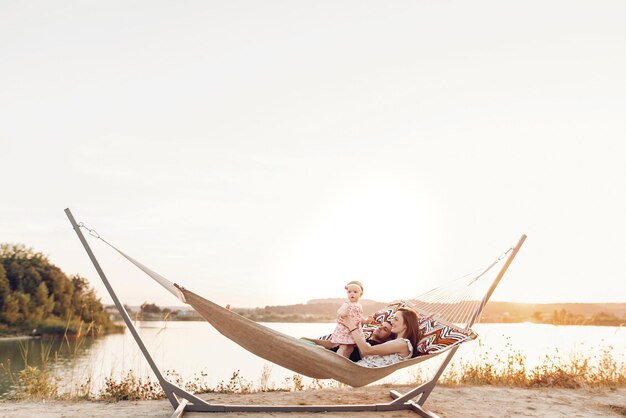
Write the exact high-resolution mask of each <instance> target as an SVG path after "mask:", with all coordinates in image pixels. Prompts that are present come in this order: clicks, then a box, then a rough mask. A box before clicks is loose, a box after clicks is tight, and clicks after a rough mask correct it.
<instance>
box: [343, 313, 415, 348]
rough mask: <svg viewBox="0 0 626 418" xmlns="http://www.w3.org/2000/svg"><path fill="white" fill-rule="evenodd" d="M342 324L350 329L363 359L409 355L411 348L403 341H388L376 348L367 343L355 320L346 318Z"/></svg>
mask: <svg viewBox="0 0 626 418" xmlns="http://www.w3.org/2000/svg"><path fill="white" fill-rule="evenodd" d="M340 322H341V323H342V324H344V325H345V326H347V327H348V329H349V330H351V332H350V335H352V338H353V339H354V342H355V344H356V346H357V347H358V349H359V352H360V353H361V357H363V356H371V355H374V354H379V355H385V354H394V353H397V354H399V355H400V356H402V357H406V356H408V355H409V348H408V347H407V345H406V342H405V341H404V340H402V339H395V340H391V341H387V342H386V343H383V344H378V345H375V346H370V345H369V344H367V343H366V342H365V339H364V338H363V333H362V332H361V330H359V329H358V328H357V326H356V322H355V321H354V319H353V318H345V319H342V320H341V321H340Z"/></svg>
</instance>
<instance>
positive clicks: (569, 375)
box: [440, 347, 626, 389]
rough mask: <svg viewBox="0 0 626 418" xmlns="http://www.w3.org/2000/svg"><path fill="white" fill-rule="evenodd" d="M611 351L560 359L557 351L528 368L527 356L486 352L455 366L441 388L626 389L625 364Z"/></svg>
mask: <svg viewBox="0 0 626 418" xmlns="http://www.w3.org/2000/svg"><path fill="white" fill-rule="evenodd" d="M612 351H613V348H612V347H607V348H605V349H603V350H602V351H601V352H600V353H596V354H591V355H590V356H588V357H587V356H585V357H583V356H581V355H572V356H570V357H569V358H563V357H562V356H561V355H560V354H559V353H558V351H557V352H555V353H554V354H553V355H551V356H549V355H546V356H545V357H544V358H543V360H542V362H541V363H540V364H539V365H538V366H535V367H532V368H529V367H528V366H527V365H526V364H527V359H526V356H524V355H523V354H522V353H520V352H519V351H515V350H513V349H511V347H509V349H508V351H507V354H506V355H505V356H504V357H501V356H500V355H495V356H491V354H490V352H489V351H485V352H484V353H483V354H482V355H481V357H480V360H479V361H478V362H476V363H454V364H452V365H451V366H450V368H449V370H448V372H447V373H446V374H444V376H443V377H442V379H441V380H440V383H441V384H444V385H447V386H454V385H459V384H462V385H494V386H513V387H558V388H572V389H575V388H580V387H585V388H600V387H606V388H610V387H624V386H626V363H624V362H623V361H617V359H616V358H615V357H614V356H613V355H612V354H611V353H612Z"/></svg>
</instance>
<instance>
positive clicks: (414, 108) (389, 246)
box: [0, 0, 626, 306]
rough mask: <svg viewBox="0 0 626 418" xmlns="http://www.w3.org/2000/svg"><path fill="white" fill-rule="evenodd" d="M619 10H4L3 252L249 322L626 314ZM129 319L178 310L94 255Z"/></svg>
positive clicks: (339, 4) (141, 5)
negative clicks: (467, 310) (363, 302)
mask: <svg viewBox="0 0 626 418" xmlns="http://www.w3.org/2000/svg"><path fill="white" fill-rule="evenodd" d="M624 16H626V3H624V2H622V1H614V2H611V1H604V2H594V1H571V0H563V1H544V0H542V1H525V2H502V1H479V2H465V1H436V2H433V1H397V2H380V1H361V0H359V1H334V0H333V1H320V0H315V1H292V0H289V1H251V0H250V1H206V0H202V1H185V2H180V1H155V0H149V1H148V0H146V1H133V2H129V1H112V0H107V1H100V2H95V1H84V2H83V1H80V2H74V1H54V2H50V1H7V0H2V1H1V2H0V153H1V154H0V170H1V175H2V179H3V181H2V198H1V204H0V242H12V243H24V244H26V245H28V246H31V247H33V248H34V249H35V250H37V251H41V252H43V253H45V254H47V255H48V256H49V257H50V259H51V260H52V262H54V263H55V264H57V265H58V266H59V267H61V268H62V269H63V270H64V271H65V272H66V273H68V274H76V273H78V274H81V275H83V276H85V277H87V278H89V280H90V281H91V283H92V284H93V285H94V286H95V287H96V289H97V291H98V294H99V295H101V296H102V297H103V300H104V301H107V302H108V301H109V300H110V299H109V298H108V296H106V293H105V290H104V287H103V286H102V285H101V283H100V282H99V279H98V277H97V275H96V273H95V270H94V269H93V267H92V266H91V264H90V262H89V260H88V258H87V256H86V254H85V252H84V250H83V249H82V246H81V245H80V243H79V241H78V239H77V238H76V235H75V234H74V232H73V231H72V230H71V228H70V224H69V222H68V220H67V218H66V217H65V214H64V213H63V209H64V208H66V207H69V208H71V209H72V211H73V212H74V215H75V216H76V218H77V219H78V220H79V221H82V222H85V223H86V224H87V225H89V226H91V227H92V228H95V229H96V230H98V232H100V233H101V234H102V235H103V236H104V237H105V238H107V239H108V240H109V241H111V242H113V243H115V244H116V245H118V246H119V247H120V248H122V249H123V250H125V251H127V252H128V253H129V254H131V255H132V256H134V257H135V258H137V259H139V260H141V261H142V262H144V263H145V264H147V265H148V266H150V267H151V268H152V269H154V270H156V271H158V272H160V273H161V274H163V275H165V276H166V277H168V278H170V279H172V280H173V281H178V282H180V283H182V284H184V285H186V287H188V288H190V289H192V290H194V291H196V292H198V293H200V294H203V295H205V296H208V297H209V298H212V299H214V300H216V301H217V302H218V303H226V302H229V303H231V304H233V305H235V306H265V305H271V304H289V303H302V302H305V301H307V300H308V299H312V298H318V297H343V296H344V290H343V286H344V284H345V283H346V282H347V281H349V280H354V279H358V280H361V281H362V282H363V283H364V285H365V297H368V298H372V299H376V300H381V301H385V300H393V299H397V298H404V297H409V296H414V295H417V294H419V293H420V292H421V291H423V290H427V289H429V288H431V287H433V286H435V285H437V284H441V283H444V282H445V281H447V280H450V279H454V278H457V277H459V276H461V275H463V274H465V273H467V272H470V271H473V270H475V269H476V268H479V267H481V266H483V265H485V264H488V263H489V262H490V261H491V260H492V259H494V258H495V257H497V256H498V255H499V254H500V253H501V251H503V250H505V249H506V248H507V247H508V246H509V245H511V244H514V243H515V242H516V241H517V240H518V238H519V237H520V235H521V234H522V233H526V234H527V235H528V240H527V241H526V244H525V245H524V247H523V248H522V250H521V251H520V253H519V256H518V258H517V259H516V260H515V262H514V263H513V265H512V266H511V269H510V271H509V273H508V274H507V276H505V279H504V281H503V282H502V284H501V285H500V287H499V288H498V290H497V291H496V293H495V294H494V299H497V300H513V301H527V302H576V301H588V302H625V301H626V277H625V276H626V274H625V267H624V262H623V258H624V254H625V253H626V239H625V237H626V215H625V214H626V163H625V159H626V77H625V76H624V74H626V25H624ZM93 245H94V249H95V250H96V253H97V255H98V256H99V257H100V258H101V262H102V265H103V268H104V270H105V272H106V273H107V274H108V275H109V276H110V279H111V281H112V282H113V284H114V286H116V287H117V288H118V289H119V291H120V296H121V298H122V300H123V301H125V302H127V303H130V304H138V303H142V302H144V301H152V302H156V303H159V304H164V305H176V304H177V300H176V299H175V298H173V296H171V295H169V294H167V293H165V292H164V291H163V290H162V289H161V288H160V287H158V286H156V285H155V284H153V283H152V282H151V281H149V280H147V279H144V276H141V275H137V274H136V273H134V270H133V269H132V268H131V267H129V266H128V265H127V264H126V263H124V262H123V261H121V260H120V259H119V257H116V256H114V255H112V254H111V253H110V252H108V251H106V249H105V248H104V247H103V246H101V245H97V243H96V242H93Z"/></svg>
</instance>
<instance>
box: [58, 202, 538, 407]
mask: <svg viewBox="0 0 626 418" xmlns="http://www.w3.org/2000/svg"><path fill="white" fill-rule="evenodd" d="M65 214H66V215H67V217H68V219H69V221H70V223H71V224H72V227H73V229H74V231H75V232H76V234H77V235H78V238H79V240H80V241H81V243H82V244H83V247H84V248H85V251H86V252H87V254H88V256H89V258H90V259H91V261H92V263H93V265H94V267H95V269H96V271H97V272H98V275H99V276H100V278H101V279H102V282H103V283H104V285H105V287H106V289H107V291H108V292H109V294H110V296H111V298H112V299H113V302H114V303H115V306H116V308H117V310H118V311H119V313H120V315H121V316H122V319H123V320H124V323H125V324H126V326H127V327H128V329H129V331H130V333H131V334H132V336H133V338H134V339H135V342H136V343H137V345H138V346H139V349H140V350H141V352H142V353H143V356H144V357H145V359H146V361H147V362H148V365H149V366H150V368H151V369H152V371H153V372H154V374H155V376H156V378H157V380H158V381H159V384H160V385H161V387H162V388H163V392H164V393H165V395H166V397H167V398H168V400H169V401H170V403H171V405H172V407H173V408H174V413H173V414H172V415H171V417H172V418H174V417H182V416H183V414H184V413H185V412H340V411H380V412H382V411H398V410H412V411H414V412H416V413H417V414H419V415H420V416H422V417H430V418H437V417H438V416H437V415H436V414H435V413H433V412H431V411H427V410H425V409H424V408H423V405H424V403H425V402H426V399H427V398H428V396H429V395H430V393H431V392H432V390H433V389H434V388H435V386H436V384H437V380H438V379H439V378H440V377H441V375H442V374H443V372H444V370H445V368H446V367H447V366H448V364H449V363H450V360H452V357H453V356H454V354H455V353H456V351H457V350H458V348H459V345H458V344H456V345H453V346H452V347H451V348H450V349H449V350H446V351H447V355H446V357H445V358H444V360H443V362H442V363H441V365H440V367H439V369H438V370H437V371H436V373H435V374H434V376H433V378H432V379H431V380H429V381H427V382H424V383H422V384H421V385H419V386H417V387H415V388H414V389H412V390H410V391H408V392H406V393H404V394H402V393H399V392H397V391H395V390H392V391H390V396H391V397H392V398H393V400H392V401H391V402H388V403H377V404H352V405H346V404H335V405H223V404H212V403H208V402H206V401H204V400H202V399H200V398H198V397H197V396H195V395H193V394H191V393H189V392H187V391H185V390H184V389H182V388H180V387H179V386H177V385H175V384H173V383H171V382H169V381H168V380H167V379H166V378H165V377H164V376H163V374H162V373H161V371H160V370H159V368H158V367H157V365H156V363H155V362H154V360H153V359H152V356H151V355H150V353H149V352H148V350H147V348H146V346H145V344H144V343H143V341H142V339H141V337H140V336H139V333H138V332H137V329H136V328H135V326H134V325H133V323H132V320H131V319H130V316H129V315H128V313H127V312H126V309H125V308H124V306H123V305H122V303H121V302H120V300H119V298H118V297H117V294H116V293H115V291H114V290H113V288H112V287H111V284H110V283H109V281H108V279H107V277H106V275H105V274H104V271H103V270H102V268H101V267H100V264H99V262H98V260H97V259H96V257H95V255H94V253H93V251H92V250H91V247H90V246H89V244H88V242H87V240H86V239H85V236H84V235H83V233H82V231H81V229H80V228H81V225H79V224H77V223H76V221H75V219H74V216H73V215H72V213H71V211H70V210H69V209H65ZM92 232H93V231H91V230H90V234H91V235H93V236H95V237H96V238H100V236H99V235H97V233H96V234H93V233H92ZM100 239H101V238H100ZM525 239H526V235H522V236H521V238H520V239H519V241H518V243H517V244H516V246H515V247H513V248H512V249H511V250H510V251H509V252H508V253H509V255H508V257H507V259H506V261H505V262H504V264H503V265H502V267H501V268H500V271H499V272H498V274H497V276H496V278H495V279H494V281H493V282H492V284H491V286H490V287H489V289H488V291H487V293H486V294H485V296H484V297H483V298H482V300H481V301H480V305H479V306H478V309H477V310H476V311H475V312H474V314H473V315H472V317H471V319H470V320H469V322H468V324H467V326H466V330H469V329H470V327H471V326H472V325H473V324H474V323H476V322H477V321H478V320H479V319H480V314H481V312H482V310H483V308H484V306H485V305H486V303H487V302H488V300H489V298H490V296H491V294H492V293H493V291H494V290H495V288H496V287H497V285H498V283H499V282H500V280H501V279H502V276H504V273H505V272H506V270H507V268H508V267H509V265H510V264H511V262H512V261H513V259H514V258H515V255H516V254H517V252H518V251H519V249H520V247H521V246H522V244H523V243H524V240H525ZM103 241H104V240H103ZM104 242H105V243H106V241H104ZM107 244H108V243H107ZM109 245H110V244H109ZM113 248H114V249H116V248H115V247H113ZM116 250H117V249H116ZM117 251H119V250H117ZM121 254H122V255H123V256H125V257H126V258H128V259H129V260H130V261H131V262H134V263H135V264H137V266H138V267H140V268H141V269H142V270H144V272H146V273H152V274H155V275H156V273H154V272H152V271H150V270H148V271H146V270H147V268H145V266H141V265H139V264H138V263H137V262H135V261H134V260H132V259H131V258H129V257H128V256H126V255H125V254H123V253H121ZM152 274H149V275H150V276H151V277H153V278H154V279H155V280H157V281H159V280H158V279H157V278H155V277H154V276H152ZM157 276H158V275H157ZM161 278H162V277H161ZM162 279H163V280H164V282H166V283H164V282H161V281H159V282H160V284H161V285H163V286H164V287H166V288H167V289H168V290H169V291H170V292H172V293H174V294H175V295H178V297H179V298H180V299H181V300H183V301H186V299H185V298H188V299H200V300H202V301H204V302H206V303H207V304H208V309H214V308H215V309H220V310H222V311H225V310H224V309H223V308H221V307H218V306H217V305H215V304H213V303H212V302H210V301H206V300H205V299H202V298H201V297H199V296H197V295H195V294H194V293H192V292H189V291H187V290H186V289H184V288H182V287H179V286H178V285H175V284H174V286H175V288H174V287H172V286H171V285H172V283H171V282H168V281H167V280H165V279H164V278H162ZM170 287H172V288H170ZM188 303H190V304H192V306H194V307H195V304H194V303H193V302H188ZM227 312H228V314H229V315H235V316H238V315H237V314H235V313H231V312H230V311H227ZM205 318H206V317H205ZM206 319H207V320H208V318H206ZM209 322H211V324H212V325H213V326H215V327H216V328H217V329H218V331H219V332H221V333H222V334H224V335H226V336H227V337H228V335H227V333H225V332H223V331H222V329H220V328H219V327H218V326H216V324H215V323H213V322H212V321H209ZM279 338H280V337H279ZM305 346H306V344H304V343H303V347H305ZM244 348H247V347H245V346H244ZM249 351H251V350H249ZM322 351H324V352H326V351H327V350H322ZM328 354H331V355H332V356H334V357H332V358H331V357H329V358H331V359H332V360H333V361H340V362H341V361H343V362H347V363H351V362H350V361H349V360H347V359H344V358H342V357H340V356H337V355H336V354H334V353H330V352H328ZM432 356H433V355H425V356H419V357H417V358H414V359H411V360H407V361H405V362H401V363H410V362H411V363H412V362H413V361H416V362H417V360H421V359H422V358H430V357H432ZM261 357H263V355H261ZM401 363H396V365H394V366H398V367H393V366H391V367H390V368H393V369H397V368H401V367H400V366H399V365H400V364H401ZM352 364H353V363H352ZM356 367H358V368H361V367H360V366H356ZM361 369H363V372H366V371H367V370H369V371H372V372H374V373H375V370H376V369H365V368H361ZM293 370H294V371H298V370H297V367H296V368H293ZM388 373H389V372H387V373H386V374H388ZM311 377H316V376H311ZM322 378H328V377H322ZM378 378H380V377H377V376H376V375H372V377H371V379H369V380H370V381H374V380H378ZM366 383H369V382H365V383H363V382H362V381H357V383H356V384H351V386H362V385H363V384H366ZM348 384H350V382H348ZM417 396H419V398H418V399H414V398H416V397H417Z"/></svg>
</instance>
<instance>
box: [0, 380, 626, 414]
mask: <svg viewBox="0 0 626 418" xmlns="http://www.w3.org/2000/svg"><path fill="white" fill-rule="evenodd" d="M391 388H392V387H391V386H368V387H364V388H356V389H350V388H344V389H324V390H309V391H304V392H269V393H255V394H248V395H238V394H208V395H203V396H201V397H202V398H203V399H206V400H208V401H210V402H212V403H218V404H263V405H277V404H296V405H305V404H332V403H354V404H357V403H380V402H388V401H389V400H390V398H389V396H388V393H389V390H390V389H391ZM393 388H395V389H399V390H401V391H402V389H406V388H405V387H397V386H394V387H393ZM425 406H426V408H427V409H430V410H432V411H434V412H435V413H437V414H439V415H440V416H441V417H443V418H454V417H624V416H626V388H621V389H616V390H612V389H554V388H549V389H545V388H542V389H518V388H502V387H490V386H459V387H437V388H435V390H434V391H433V393H432V394H431V396H430V398H429V399H428V401H427V402H426V405H425ZM172 412H173V408H172V407H171V406H170V404H169V402H168V401H166V400H159V401H140V402H132V401H131V402H129V401H125V402H114V403H107V402H89V401H80V402H75V401H45V402H43V401H2V402H0V417H6V418H17V417H37V418H52V417H64V418H70V417H109V416H126V417H169V416H170V415H171V414H172ZM184 416H185V417H201V416H204V417H207V416H209V417H215V416H228V417H267V416H271V417H290V418H292V417H309V418H310V417H320V416H323V417H353V418H356V417H366V416H371V417H382V418H386V417H388V418H391V417H416V416H418V415H417V414H415V413H413V412H410V411H390V412H334V413H329V412H325V413H284V412H282V413H279V412H275V413H265V412H264V413H228V414H226V413H213V414H199V413H191V412H189V413H186V414H185V415H184Z"/></svg>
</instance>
